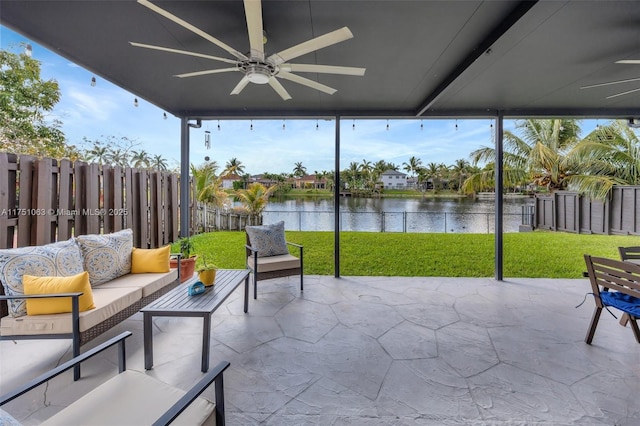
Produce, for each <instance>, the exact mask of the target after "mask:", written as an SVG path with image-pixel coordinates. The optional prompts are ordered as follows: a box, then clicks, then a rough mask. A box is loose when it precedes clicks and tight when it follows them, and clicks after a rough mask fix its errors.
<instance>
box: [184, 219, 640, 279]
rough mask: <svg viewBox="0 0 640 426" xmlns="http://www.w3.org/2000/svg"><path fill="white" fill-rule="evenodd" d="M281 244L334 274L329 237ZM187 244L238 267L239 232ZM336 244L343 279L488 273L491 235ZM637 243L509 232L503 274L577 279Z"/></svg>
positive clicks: (355, 236) (354, 236) (365, 236)
mask: <svg viewBox="0 0 640 426" xmlns="http://www.w3.org/2000/svg"><path fill="white" fill-rule="evenodd" d="M287 240H288V241H291V242H295V243H298V244H302V245H304V253H305V256H304V259H305V263H304V271H305V273H306V274H312V275H333V273H334V271H333V265H334V253H333V244H334V234H333V232H297V231H287ZM192 241H193V243H194V247H195V253H197V254H199V255H201V254H203V253H206V254H207V261H211V262H213V263H215V264H217V265H218V266H219V267H221V268H243V267H244V257H245V252H244V244H245V233H244V232H237V231H236V232H211V233H207V234H200V235H196V236H194V237H192ZM340 241H341V259H340V265H341V275H345V276H348V275H365V276H366V275H369V276H416V277H419V276H442V277H492V276H493V275H494V254H493V253H494V250H493V248H494V236H493V235H492V234H403V233H373V232H343V233H341V234H340ZM639 244H640V239H639V238H638V237H637V236H610V235H576V234H568V233H559V232H558V233H556V232H544V231H536V232H523V233H509V234H505V235H504V253H505V256H504V276H505V277H532V278H579V277H581V276H582V272H583V271H584V270H585V266H584V259H583V254H585V253H588V254H591V255H595V256H603V257H613V258H618V251H617V247H618V246H631V245H639ZM172 251H174V252H176V251H177V246H176V245H174V247H173V250H172ZM292 253H294V254H295V252H294V251H293V250H292Z"/></svg>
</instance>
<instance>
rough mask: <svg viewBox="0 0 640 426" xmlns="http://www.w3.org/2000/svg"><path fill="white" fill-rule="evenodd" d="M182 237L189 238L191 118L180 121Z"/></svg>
mask: <svg viewBox="0 0 640 426" xmlns="http://www.w3.org/2000/svg"><path fill="white" fill-rule="evenodd" d="M180 236H181V237H188V236H189V118H188V117H183V118H181V119H180Z"/></svg>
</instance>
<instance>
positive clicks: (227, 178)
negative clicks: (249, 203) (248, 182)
mask: <svg viewBox="0 0 640 426" xmlns="http://www.w3.org/2000/svg"><path fill="white" fill-rule="evenodd" d="M221 180H222V189H233V182H238V181H241V180H242V177H240V176H238V175H237V174H235V173H229V174H227V175H224V176H223V177H222V179H221Z"/></svg>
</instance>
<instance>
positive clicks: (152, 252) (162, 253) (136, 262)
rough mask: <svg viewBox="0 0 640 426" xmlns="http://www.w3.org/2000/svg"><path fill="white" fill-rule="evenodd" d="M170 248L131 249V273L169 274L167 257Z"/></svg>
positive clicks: (169, 253)
mask: <svg viewBox="0 0 640 426" xmlns="http://www.w3.org/2000/svg"><path fill="white" fill-rule="evenodd" d="M170 256H171V246H170V245H168V246H164V247H160V248H157V249H141V248H136V247H134V248H133V251H132V252H131V273H132V274H144V273H147V272H169V257H170Z"/></svg>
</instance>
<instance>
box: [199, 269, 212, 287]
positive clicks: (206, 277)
mask: <svg viewBox="0 0 640 426" xmlns="http://www.w3.org/2000/svg"><path fill="white" fill-rule="evenodd" d="M198 278H200V281H202V283H203V284H204V285H205V286H207V287H209V286H212V285H213V283H214V282H215V281H216V270H215V269H207V270H205V271H201V272H199V273H198Z"/></svg>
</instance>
